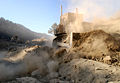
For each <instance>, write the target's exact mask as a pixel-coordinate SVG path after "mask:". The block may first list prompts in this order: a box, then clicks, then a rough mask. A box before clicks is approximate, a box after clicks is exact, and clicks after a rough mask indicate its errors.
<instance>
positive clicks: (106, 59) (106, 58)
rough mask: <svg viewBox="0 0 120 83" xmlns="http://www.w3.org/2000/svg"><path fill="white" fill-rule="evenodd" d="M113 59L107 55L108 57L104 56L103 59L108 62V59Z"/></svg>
mask: <svg viewBox="0 0 120 83" xmlns="http://www.w3.org/2000/svg"><path fill="white" fill-rule="evenodd" d="M110 60H111V57H110V56H106V57H104V58H103V61H104V62H105V63H106V62H108V61H110Z"/></svg>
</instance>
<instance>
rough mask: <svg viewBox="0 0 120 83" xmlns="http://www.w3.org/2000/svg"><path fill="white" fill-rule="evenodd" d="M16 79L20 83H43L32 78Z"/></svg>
mask: <svg viewBox="0 0 120 83" xmlns="http://www.w3.org/2000/svg"><path fill="white" fill-rule="evenodd" d="M16 79H17V81H18V82H20V83H41V82H40V81H38V80H37V79H35V78H32V77H22V78H16Z"/></svg>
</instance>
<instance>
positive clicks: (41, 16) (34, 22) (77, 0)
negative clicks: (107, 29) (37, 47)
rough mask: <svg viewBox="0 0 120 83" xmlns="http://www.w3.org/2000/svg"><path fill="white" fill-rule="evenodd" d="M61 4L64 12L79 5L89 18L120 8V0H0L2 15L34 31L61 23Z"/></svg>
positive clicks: (43, 30)
mask: <svg viewBox="0 0 120 83" xmlns="http://www.w3.org/2000/svg"><path fill="white" fill-rule="evenodd" d="M61 4H62V5H63V12H68V11H72V10H73V9H75V8H76V7H78V8H79V11H80V10H82V12H83V13H86V14H85V16H86V17H87V15H88V14H89V15H90V16H88V19H89V18H91V17H92V16H97V15H98V16H100V15H101V16H102V15H104V14H105V16H106V15H108V16H111V15H113V14H114V13H115V12H117V11H119V9H120V5H119V4H120V0H0V17H4V18H5V19H7V20H10V21H13V22H15V23H19V24H22V25H24V26H25V27H27V28H29V29H30V30H32V31H35V32H41V33H48V30H49V28H50V27H51V26H52V24H54V23H55V22H57V23H59V20H60V5H61ZM83 10H84V11H83ZM92 12H93V13H92ZM96 12H97V13H96ZM95 14H96V15H95Z"/></svg>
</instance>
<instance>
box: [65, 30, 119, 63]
mask: <svg viewBox="0 0 120 83" xmlns="http://www.w3.org/2000/svg"><path fill="white" fill-rule="evenodd" d="M119 52H120V43H119V41H117V40H116V39H115V38H114V37H113V36H111V35H110V34H108V33H106V32H104V31H102V30H94V31H91V32H86V33H75V34H74V33H73V48H71V49H70V51H69V53H68V54H67V55H66V57H65V61H69V60H71V59H78V58H86V59H92V60H95V61H102V62H105V63H108V64H115V65H119V61H120V55H119ZM116 62H117V63H116Z"/></svg>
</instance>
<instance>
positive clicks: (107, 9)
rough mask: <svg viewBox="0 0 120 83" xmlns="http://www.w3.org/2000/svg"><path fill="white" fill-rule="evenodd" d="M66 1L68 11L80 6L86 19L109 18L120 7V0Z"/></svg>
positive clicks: (80, 10)
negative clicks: (119, 4)
mask: <svg viewBox="0 0 120 83" xmlns="http://www.w3.org/2000/svg"><path fill="white" fill-rule="evenodd" d="M66 2H67V4H68V5H67V8H66V10H67V11H72V12H73V11H74V9H75V8H78V9H79V13H82V14H84V17H85V20H93V19H94V18H101V17H102V18H108V17H110V16H111V15H113V14H114V13H115V12H117V11H118V10H119V9H120V7H119V6H118V3H119V2H120V1H119V0H66ZM117 6H118V7H117Z"/></svg>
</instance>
